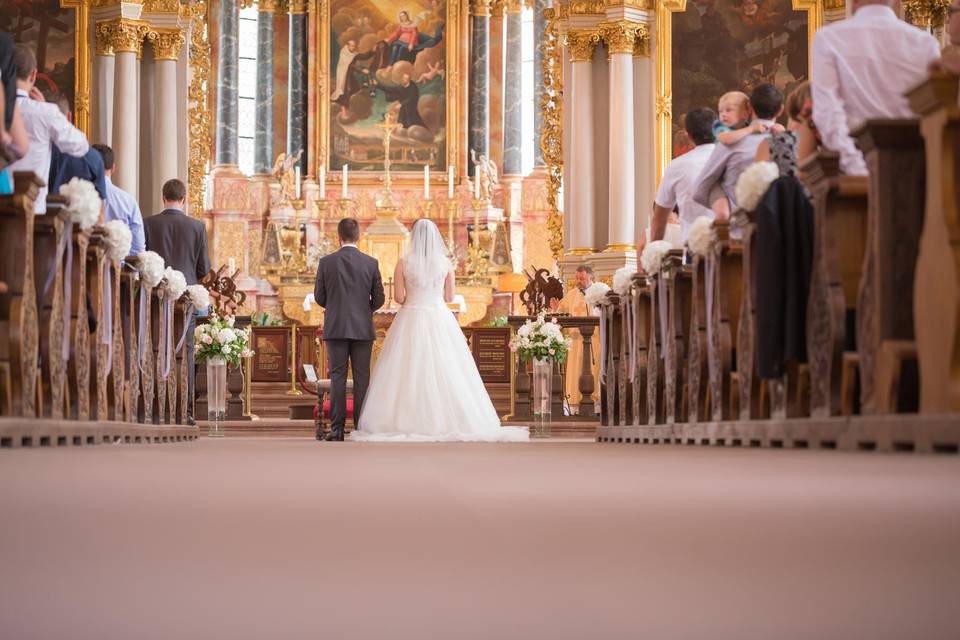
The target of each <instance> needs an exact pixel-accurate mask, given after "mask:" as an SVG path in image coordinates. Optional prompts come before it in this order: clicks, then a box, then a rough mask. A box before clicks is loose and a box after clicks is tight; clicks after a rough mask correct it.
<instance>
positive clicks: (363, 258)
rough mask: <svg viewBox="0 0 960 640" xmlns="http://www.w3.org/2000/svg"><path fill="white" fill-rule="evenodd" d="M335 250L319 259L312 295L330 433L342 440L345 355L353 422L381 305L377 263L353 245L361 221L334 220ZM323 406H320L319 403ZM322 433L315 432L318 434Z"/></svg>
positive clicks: (365, 380)
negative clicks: (322, 349) (323, 350)
mask: <svg viewBox="0 0 960 640" xmlns="http://www.w3.org/2000/svg"><path fill="white" fill-rule="evenodd" d="M337 235H338V236H339V237H340V250H339V251H337V252H336V253H332V254H330V255H328V256H324V257H323V258H321V259H320V264H319V265H317V282H316V285H315V286H314V289H313V297H314V299H315V300H316V302H317V304H319V305H320V306H321V307H323V308H324V311H325V313H324V320H323V342H324V344H325V345H326V347H327V362H328V365H329V369H330V435H328V436H327V438H326V439H327V440H328V441H343V429H344V424H345V423H346V420H347V361H348V360H349V362H350V365H351V366H352V368H353V424H354V428H356V427H357V422H358V420H359V418H360V411H361V410H362V409H363V399H364V396H365V395H366V393H367V386H368V385H369V383H370V355H371V354H372V352H373V341H374V340H375V339H376V334H375V333H374V330H373V312H374V311H376V310H377V309H379V308H380V307H382V306H383V303H384V300H385V299H384V295H383V279H382V278H381V277H380V265H379V263H378V262H377V261H376V259H374V258H371V257H370V256H368V255H366V254H365V253H361V252H360V250H359V249H357V241H358V240H359V239H360V225H359V224H358V223H357V221H356V220H355V219H353V218H344V219H343V220H341V221H340V223H339V224H338V225H337ZM321 410H322V407H321ZM321 437H322V434H320V433H319V432H318V433H317V439H318V440H319V439H321Z"/></svg>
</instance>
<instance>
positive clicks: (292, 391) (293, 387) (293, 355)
mask: <svg viewBox="0 0 960 640" xmlns="http://www.w3.org/2000/svg"><path fill="white" fill-rule="evenodd" d="M287 395H288V396H302V395H303V392H302V391H300V389H298V388H297V325H296V324H292V325H290V388H289V389H287Z"/></svg>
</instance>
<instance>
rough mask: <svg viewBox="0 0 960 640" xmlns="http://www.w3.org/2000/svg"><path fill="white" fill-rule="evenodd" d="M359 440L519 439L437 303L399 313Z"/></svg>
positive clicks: (521, 432) (524, 435) (520, 433)
mask: <svg viewBox="0 0 960 640" xmlns="http://www.w3.org/2000/svg"><path fill="white" fill-rule="evenodd" d="M359 424H360V429H359V430H358V431H354V432H353V433H352V434H351V435H350V439H351V440H353V441H361V442H363V441H398V442H518V441H527V440H528V438H529V433H528V431H527V429H525V428H520V427H501V426H500V419H499V417H497V413H496V411H495V410H494V407H493V403H492V402H490V396H489V395H488V394H487V390H486V389H485V388H484V386H483V382H482V381H481V380H480V374H479V372H478V371H477V367H476V364H475V363H474V361H473V357H472V356H471V354H470V350H469V348H468V346H467V341H466V339H465V337H464V335H463V331H461V329H460V327H459V325H458V324H457V321H456V319H455V318H454V316H453V314H452V313H451V312H450V310H449V309H447V308H446V306H444V305H443V304H442V303H440V302H437V303H436V304H434V303H429V304H419V305H406V306H404V307H402V308H401V309H400V311H399V312H397V317H396V318H395V319H394V321H393V324H392V325H391V327H390V331H389V333H388V334H387V337H386V339H385V340H384V343H383V349H382V351H381V352H380V356H379V358H378V359H377V363H376V366H375V367H374V369H373V375H372V376H371V379H370V387H369V389H368V390H367V397H366V399H365V400H364V403H363V412H362V413H361V415H360V421H359Z"/></svg>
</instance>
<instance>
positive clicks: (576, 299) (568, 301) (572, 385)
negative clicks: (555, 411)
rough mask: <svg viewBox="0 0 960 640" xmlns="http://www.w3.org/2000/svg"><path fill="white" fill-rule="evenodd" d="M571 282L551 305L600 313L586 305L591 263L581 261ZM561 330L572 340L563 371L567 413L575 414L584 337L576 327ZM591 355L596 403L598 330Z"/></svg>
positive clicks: (579, 313)
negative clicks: (585, 296) (570, 285)
mask: <svg viewBox="0 0 960 640" xmlns="http://www.w3.org/2000/svg"><path fill="white" fill-rule="evenodd" d="M574 284H575V286H574V287H572V288H571V289H570V290H569V291H567V293H566V294H564V296H563V299H562V300H559V301H557V300H553V301H551V303H552V304H551V308H552V310H553V311H555V312H557V313H566V314H568V315H571V316H578V317H584V316H599V315H600V310H599V309H596V308H593V309H590V308H588V307H587V301H586V299H585V298H584V292H585V291H586V290H587V288H588V287H589V286H590V285H591V284H593V267H591V266H590V265H586V264H583V265H580V266H579V267H577V272H576V274H574ZM564 333H565V334H566V336H567V337H568V338H570V339H571V340H572V341H573V344H572V345H571V346H570V351H569V352H568V354H567V362H566V365H565V367H566V371H565V374H564V387H565V389H564V396H565V397H566V400H567V406H568V408H569V409H568V410H569V412H570V414H571V415H572V414H576V413H578V411H579V406H580V400H581V395H580V369H581V367H582V366H583V364H582V363H583V338H582V337H581V336H580V330H579V329H564ZM592 341H593V359H592V362H591V363H590V366H591V369H592V370H593V380H594V387H593V403H594V405H595V406H596V405H597V404H599V402H600V332H599V330H598V331H594V332H593V338H592Z"/></svg>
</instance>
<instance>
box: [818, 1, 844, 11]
mask: <svg viewBox="0 0 960 640" xmlns="http://www.w3.org/2000/svg"><path fill="white" fill-rule="evenodd" d="M845 6H846V1H845V0H823V8H824V9H826V10H828V11H836V10H838V9H843V8H844V7H845Z"/></svg>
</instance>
